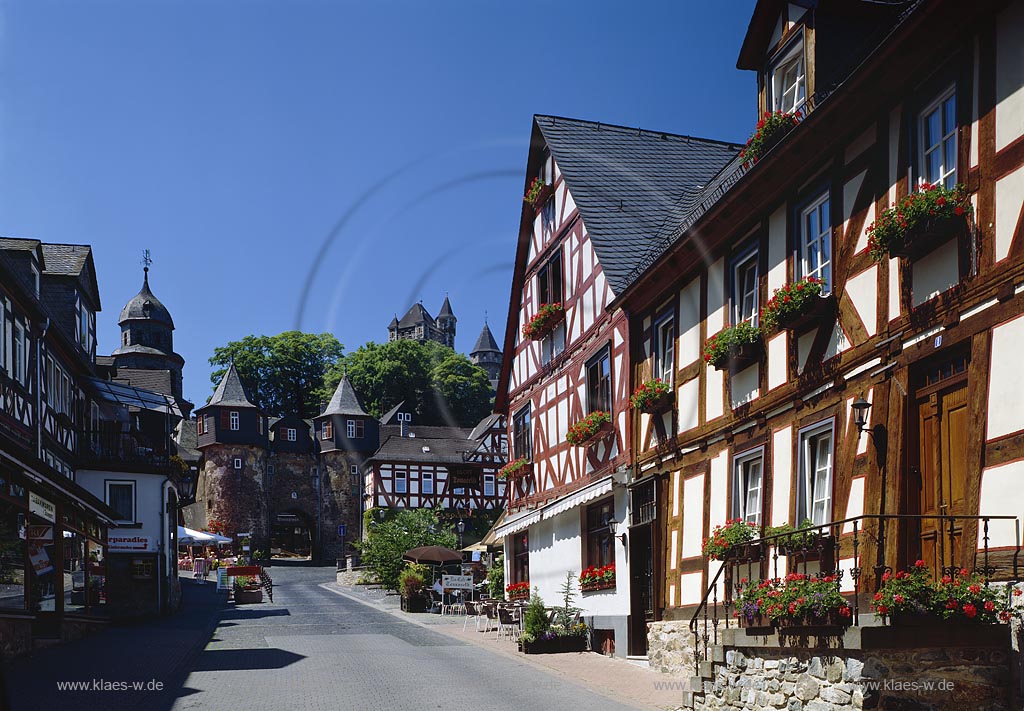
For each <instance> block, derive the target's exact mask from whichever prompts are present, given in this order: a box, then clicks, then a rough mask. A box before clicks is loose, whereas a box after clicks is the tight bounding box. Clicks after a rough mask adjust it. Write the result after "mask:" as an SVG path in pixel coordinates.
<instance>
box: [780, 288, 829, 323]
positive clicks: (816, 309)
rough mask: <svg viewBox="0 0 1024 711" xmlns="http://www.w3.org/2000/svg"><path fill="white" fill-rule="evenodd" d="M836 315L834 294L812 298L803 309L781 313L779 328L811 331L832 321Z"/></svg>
mask: <svg viewBox="0 0 1024 711" xmlns="http://www.w3.org/2000/svg"><path fill="white" fill-rule="evenodd" d="M835 315H836V298H835V296H833V295H832V294H829V295H828V296H818V297H816V298H814V299H810V300H808V302H807V305H806V306H805V307H804V308H803V310H801V311H797V312H794V313H789V314H781V315H779V328H784V329H786V330H787V331H796V332H802V331H809V330H811V329H812V328H817V327H818V326H820V325H822V324H823V323H826V322H829V321H832V320H833V319H834V318H835Z"/></svg>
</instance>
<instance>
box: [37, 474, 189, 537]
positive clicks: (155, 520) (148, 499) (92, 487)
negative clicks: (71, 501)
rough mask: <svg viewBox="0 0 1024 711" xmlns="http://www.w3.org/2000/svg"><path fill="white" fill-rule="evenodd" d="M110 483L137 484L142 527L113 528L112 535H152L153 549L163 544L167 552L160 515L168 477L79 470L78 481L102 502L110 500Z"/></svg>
mask: <svg viewBox="0 0 1024 711" xmlns="http://www.w3.org/2000/svg"><path fill="white" fill-rule="evenodd" d="M106 480H117V481H134V482H135V521H136V523H140V524H142V526H141V527H140V528H124V529H115V528H111V529H110V531H111V533H116V534H117V535H129V536H148V537H149V539H150V541H152V543H151V545H152V548H153V550H157V549H158V547H159V545H160V544H161V543H163V545H164V546H165V550H166V546H167V545H168V544H169V543H170V541H168V540H165V539H166V538H167V536H166V533H165V530H163V529H161V526H160V512H161V511H163V508H164V500H163V482H164V478H163V477H161V476H157V475H155V474H133V473H126V472H106V471H95V470H87V469H77V470H75V481H76V482H78V483H79V484H80V485H81V486H82V487H83V488H84V489H86V491H88V492H89V493H90V494H92V495H93V496H95V497H96V498H97V499H99V500H100V501H106V500H107V497H106V491H105V488H106V487H105V486H104V481H106ZM44 498H46V497H44ZM165 524H166V521H165ZM175 553H176V552H175Z"/></svg>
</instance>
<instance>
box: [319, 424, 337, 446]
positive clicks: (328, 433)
mask: <svg viewBox="0 0 1024 711" xmlns="http://www.w3.org/2000/svg"><path fill="white" fill-rule="evenodd" d="M333 437H334V424H333V423H332V422H331V421H330V420H324V421H323V422H322V423H320V439H321V440H322V441H326V440H329V439H332V438H333Z"/></svg>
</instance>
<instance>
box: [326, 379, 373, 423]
mask: <svg viewBox="0 0 1024 711" xmlns="http://www.w3.org/2000/svg"><path fill="white" fill-rule="evenodd" d="M324 415H351V416H353V417H369V416H370V415H369V414H368V413H367V412H366V410H364V409H363V406H362V404H361V403H360V402H359V395H358V394H356V389H355V388H354V387H352V382H351V381H350V380H349V379H348V376H347V375H343V376H341V381H339V382H338V387H337V388H335V390H334V396H333V397H332V398H331V401H330V402H329V403H327V408H326V409H325V410H324V411H323V412H322V413H320V416H321V417H323V416H324Z"/></svg>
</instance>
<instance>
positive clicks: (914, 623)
mask: <svg viewBox="0 0 1024 711" xmlns="http://www.w3.org/2000/svg"><path fill="white" fill-rule="evenodd" d="M886 619H887V620H888V622H889V624H890V625H892V626H893V627H931V626H933V625H940V624H948V621H947V620H943V619H942V618H941V617H939V616H938V615H936V614H933V613H931V612H893V613H892V614H890V615H888V616H887V618H886Z"/></svg>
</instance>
